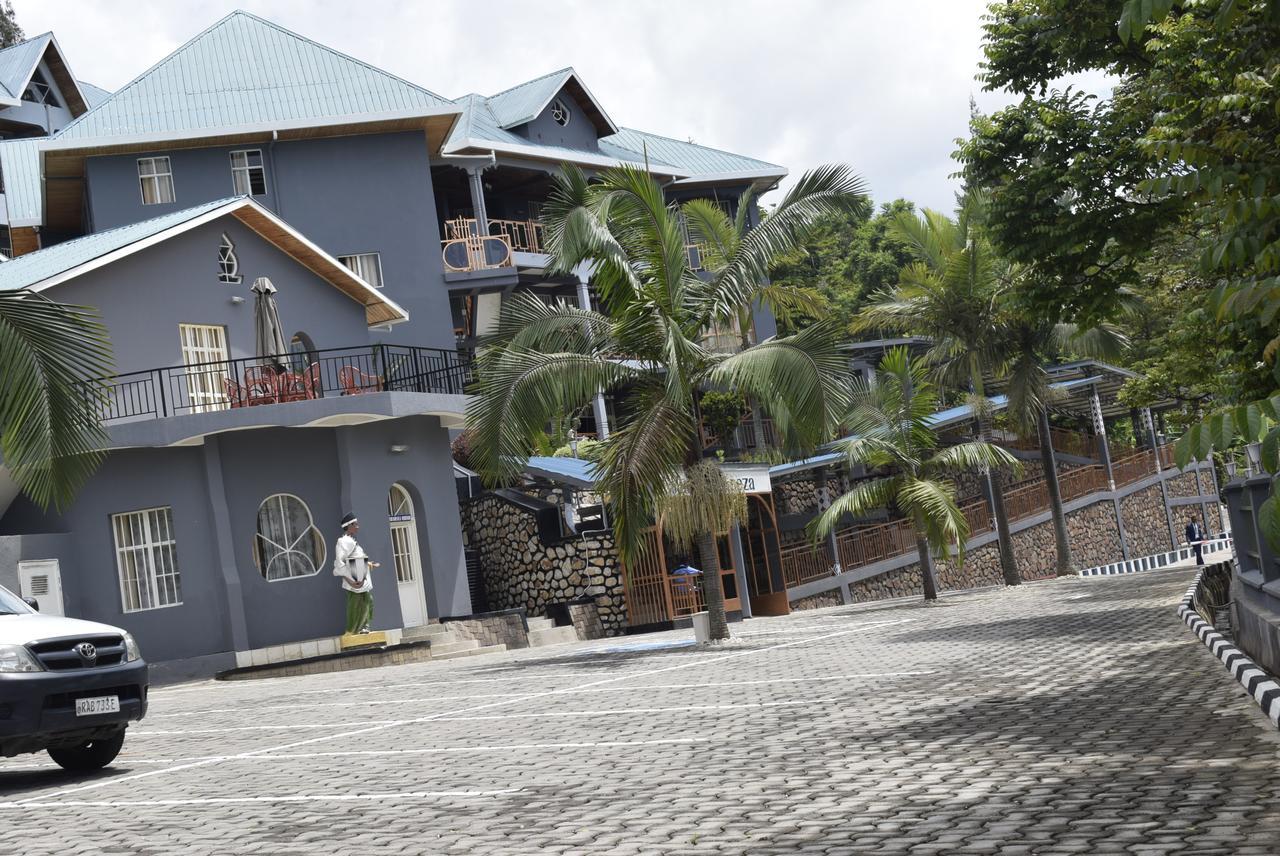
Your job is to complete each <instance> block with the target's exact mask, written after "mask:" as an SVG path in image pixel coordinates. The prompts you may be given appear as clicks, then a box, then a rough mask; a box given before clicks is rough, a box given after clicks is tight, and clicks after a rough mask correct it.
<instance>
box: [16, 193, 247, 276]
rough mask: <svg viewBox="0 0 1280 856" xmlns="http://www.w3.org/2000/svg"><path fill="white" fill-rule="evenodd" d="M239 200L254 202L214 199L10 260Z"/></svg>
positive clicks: (232, 197)
mask: <svg viewBox="0 0 1280 856" xmlns="http://www.w3.org/2000/svg"><path fill="white" fill-rule="evenodd" d="M237 199H246V200H249V201H250V202H252V201H253V200H252V199H251V198H250V197H249V196H244V195H241V196H226V197H223V198H222V199H214V200H211V201H209V202H201V203H200V204H199V205H192V206H191V207H190V208H179V209H178V210H177V211H170V212H168V213H166V214H157V215H156V216H155V217H148V218H147V219H146V220H138V221H136V222H133V223H123V224H121V225H119V226H113V227H111V228H110V229H103V230H102V231H101V232H89V233H88V234H86V235H79V236H77V237H75V238H72V239H71V240H69V241H59V242H58V243H56V244H50V245H49V246H47V247H41V248H40V249H38V250H35V251H33V252H30V253H23V254H22V255H20V256H14V257H13V258H12V259H10V261H17V260H18V259H25V258H27V257H28V256H34V255H36V253H42V252H44V251H45V250H52V249H53V248H55V247H65V246H67V245H69V244H74V243H76V242H78V241H88V240H90V239H92V238H100V237H102V236H103V235H110V234H111V233H112V232H121V231H124V230H125V229H136V228H139V227H141V226H145V225H146V224H147V223H154V222H155V221H156V220H164V219H165V218H167V217H174V216H177V215H179V214H186V213H189V212H194V211H201V212H203V211H212V210H213V209H214V208H217V207H218V206H220V205H229V204H230V203H232V202H235V201H236V200H237Z"/></svg>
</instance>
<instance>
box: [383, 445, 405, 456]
mask: <svg viewBox="0 0 1280 856" xmlns="http://www.w3.org/2000/svg"><path fill="white" fill-rule="evenodd" d="M388 451H389V452H391V454H393V455H403V454H404V453H405V452H407V451H409V447H408V446H406V445H405V444H403V443H392V444H391V448H390V449H388Z"/></svg>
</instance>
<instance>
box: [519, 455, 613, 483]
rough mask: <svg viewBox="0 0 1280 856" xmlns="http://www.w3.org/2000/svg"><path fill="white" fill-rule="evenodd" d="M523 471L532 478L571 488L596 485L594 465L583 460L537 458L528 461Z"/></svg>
mask: <svg viewBox="0 0 1280 856" xmlns="http://www.w3.org/2000/svg"><path fill="white" fill-rule="evenodd" d="M524 471H525V472H526V473H528V474H529V475H531V476H533V477H534V478H542V479H546V480H547V481H551V482H556V483H557V484H567V485H570V486H572V487H595V484H596V465H595V464H593V463H592V462H591V461H588V460H584V459H583V458H549V457H546V456H537V457H533V458H530V459H529V463H528V464H527V465H526V466H525V470H524Z"/></svg>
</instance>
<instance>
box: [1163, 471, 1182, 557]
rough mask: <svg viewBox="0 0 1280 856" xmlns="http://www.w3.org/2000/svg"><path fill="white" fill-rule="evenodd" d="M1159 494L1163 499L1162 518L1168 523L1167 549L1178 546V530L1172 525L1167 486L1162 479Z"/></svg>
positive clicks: (1171, 510)
mask: <svg viewBox="0 0 1280 856" xmlns="http://www.w3.org/2000/svg"><path fill="white" fill-rule="evenodd" d="M1160 496H1161V498H1162V499H1164V519H1165V522H1166V523H1168V524H1169V549H1170V550H1172V549H1174V548H1175V547H1177V546H1178V530H1177V528H1176V527H1175V526H1174V525H1173V508H1172V507H1171V506H1170V505H1169V487H1168V485H1167V484H1165V480H1164V479H1160Z"/></svg>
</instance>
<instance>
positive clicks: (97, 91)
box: [76, 80, 111, 110]
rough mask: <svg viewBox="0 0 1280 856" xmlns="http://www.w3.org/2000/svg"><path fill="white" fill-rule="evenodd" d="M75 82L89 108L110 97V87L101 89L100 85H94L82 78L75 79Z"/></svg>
mask: <svg viewBox="0 0 1280 856" xmlns="http://www.w3.org/2000/svg"><path fill="white" fill-rule="evenodd" d="M76 83H77V84H78V85H79V87H80V94H81V95H83V96H84V103H85V104H87V105H89V109H90V110H92V109H93V108H94V107H97V106H98V105H99V104H101V103H102V102H103V101H106V100H107V99H108V98H110V97H111V90H110V89H103V88H102V87H101V86H94V85H93V84H92V83H85V82H84V81H83V80H77V81H76Z"/></svg>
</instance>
